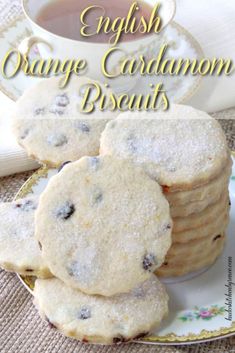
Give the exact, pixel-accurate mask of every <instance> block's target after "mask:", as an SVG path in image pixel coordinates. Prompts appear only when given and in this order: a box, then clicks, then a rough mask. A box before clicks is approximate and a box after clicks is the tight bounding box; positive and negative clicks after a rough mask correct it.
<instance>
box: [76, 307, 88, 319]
mask: <svg viewBox="0 0 235 353" xmlns="http://www.w3.org/2000/svg"><path fill="white" fill-rule="evenodd" d="M78 318H79V319H80V320H87V319H90V318H91V310H90V309H89V308H86V307H84V308H82V309H81V310H80V312H79V314H78Z"/></svg>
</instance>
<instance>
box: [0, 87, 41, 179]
mask: <svg viewBox="0 0 235 353" xmlns="http://www.w3.org/2000/svg"><path fill="white" fill-rule="evenodd" d="M13 104H14V102H12V101H11V100H10V99H8V98H7V97H5V96H4V95H3V94H2V93H1V94H0V177H2V176H6V175H11V174H14V173H20V172H24V171H28V170H33V169H36V168H38V167H39V165H38V163H36V162H35V161H33V160H31V159H29V158H28V157H27V154H26V152H25V151H24V150H23V149H22V148H21V147H19V146H18V145H17V142H16V140H15V138H14V136H13V134H12V132H11V120H10V115H9V112H10V109H12V105H13Z"/></svg>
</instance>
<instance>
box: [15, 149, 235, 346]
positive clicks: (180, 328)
mask: <svg viewBox="0 0 235 353" xmlns="http://www.w3.org/2000/svg"><path fill="white" fill-rule="evenodd" d="M233 159H234V164H233V174H232V176H231V182H230V186H229V189H230V198H231V204H232V206H231V221H230V224H229V227H228V232H227V234H228V241H227V245H226V247H225V250H224V252H223V254H222V255H221V256H220V258H219V259H218V260H217V262H216V263H215V264H214V265H213V266H211V267H210V268H207V269H204V270H203V271H200V272H197V273H194V274H193V275H190V276H185V277H181V278H179V279H177V280H168V281H166V283H165V284H166V287H167V291H168V293H169V296H170V314H169V316H168V318H167V319H166V320H165V321H164V323H163V325H162V326H161V328H160V329H158V330H157V331H156V332H152V333H151V335H150V336H149V337H147V338H145V339H142V340H140V341H138V342H141V343H146V344H174V345H176V344H185V343H198V342H205V341H210V340H214V339H218V338H221V337H226V336H229V335H234V334H235V279H234V276H235V155H234V158H233ZM56 173H57V170H47V169H46V168H42V169H40V170H39V171H37V172H36V173H35V174H34V175H33V176H32V177H31V178H30V179H29V180H28V181H27V182H26V183H25V184H24V185H23V187H22V188H21V190H20V191H19V193H18V194H17V198H19V197H25V196H26V195H29V194H31V193H32V194H34V195H39V194H41V193H42V191H43V190H44V188H45V187H46V185H47V183H48V181H49V179H50V178H51V177H52V176H53V175H55V174H56ZM20 279H21V281H22V282H23V283H24V285H25V286H26V288H27V289H28V290H29V291H31V292H32V293H33V286H34V280H33V279H32V278H30V277H24V278H21V277H20Z"/></svg>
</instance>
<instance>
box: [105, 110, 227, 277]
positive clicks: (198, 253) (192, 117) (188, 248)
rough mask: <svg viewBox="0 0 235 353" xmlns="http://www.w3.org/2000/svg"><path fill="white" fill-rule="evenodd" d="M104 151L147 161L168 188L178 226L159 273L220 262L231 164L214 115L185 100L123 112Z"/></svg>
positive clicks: (111, 127) (181, 271) (107, 137)
mask: <svg viewBox="0 0 235 353" xmlns="http://www.w3.org/2000/svg"><path fill="white" fill-rule="evenodd" d="M100 153H101V154H102V155H105V154H106V155H114V156H116V157H119V158H125V159H129V160H131V161H132V162H133V163H135V164H138V165H142V167H143V168H144V170H145V171H146V173H147V174H149V175H150V176H151V177H152V178H153V179H154V180H156V181H158V182H159V184H160V185H161V186H162V188H163V192H164V194H165V196H166V198H167V199H168V201H169V204H170V210H171V216H172V218H173V222H174V226H173V234H172V237H173V244H172V247H171V249H170V250H169V252H168V254H167V256H166V259H165V261H164V264H163V266H162V267H161V268H160V269H158V270H157V274H158V275H159V276H162V277H174V276H183V275H186V274H189V273H191V272H194V271H197V270H202V269H204V268H206V267H207V266H209V265H211V264H213V263H214V262H215V260H216V259H217V257H218V256H219V255H220V254H221V252H222V250H223V247H224V244H225V240H226V228H227V225H228V221H229V208H230V207H229V194H228V184H229V177H230V175H231V164H232V161H231V155H230V151H229V149H228V147H227V143H226V138H225V135H224V133H223V131H222V128H221V127H220V125H219V123H218V122H217V121H216V120H215V119H212V118H211V117H210V116H209V115H207V114H206V113H204V112H201V111H197V110H195V109H193V108H191V107H187V106H181V105H173V106H172V107H171V110H170V111H168V112H165V113H156V114H150V113H149V114H147V113H123V114H121V115H120V116H119V117H118V118H117V119H116V120H115V121H112V122H109V123H108V124H107V125H106V128H105V130H104V132H103V134H102V137H101V147H100Z"/></svg>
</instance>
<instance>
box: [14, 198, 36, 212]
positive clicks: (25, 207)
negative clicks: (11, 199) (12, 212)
mask: <svg viewBox="0 0 235 353" xmlns="http://www.w3.org/2000/svg"><path fill="white" fill-rule="evenodd" d="M15 207H16V208H20V209H21V210H22V211H25V212H29V211H33V210H36V208H37V206H36V205H35V203H34V202H33V201H32V200H24V201H21V202H19V203H16V204H15Z"/></svg>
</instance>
